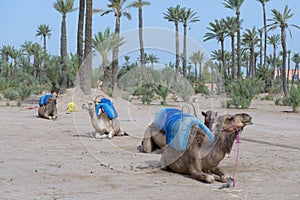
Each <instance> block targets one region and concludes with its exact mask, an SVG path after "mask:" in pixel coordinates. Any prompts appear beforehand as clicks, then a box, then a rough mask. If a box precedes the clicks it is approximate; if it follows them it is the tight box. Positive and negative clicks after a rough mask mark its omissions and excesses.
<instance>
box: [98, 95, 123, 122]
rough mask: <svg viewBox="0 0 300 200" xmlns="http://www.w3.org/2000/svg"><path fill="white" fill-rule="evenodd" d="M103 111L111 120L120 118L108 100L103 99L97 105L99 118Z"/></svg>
mask: <svg viewBox="0 0 300 200" xmlns="http://www.w3.org/2000/svg"><path fill="white" fill-rule="evenodd" d="M100 109H103V111H104V112H105V113H106V115H107V117H108V118H109V119H115V118H117V117H118V113H117V111H116V109H115V107H114V105H113V103H112V102H111V100H109V99H107V98H101V100H100V102H98V104H97V105H96V115H97V117H98V113H99V110H100Z"/></svg>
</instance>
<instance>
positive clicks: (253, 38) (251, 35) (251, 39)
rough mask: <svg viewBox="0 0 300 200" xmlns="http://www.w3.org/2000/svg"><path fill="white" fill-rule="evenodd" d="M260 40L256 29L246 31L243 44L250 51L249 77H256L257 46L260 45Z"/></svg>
mask: <svg viewBox="0 0 300 200" xmlns="http://www.w3.org/2000/svg"><path fill="white" fill-rule="evenodd" d="M258 41H259V39H258V36H257V30H256V27H253V28H252V30H250V29H246V31H245V33H244V34H243V39H242V43H243V45H245V46H246V47H247V48H248V49H249V51H250V66H249V72H250V73H249V75H250V76H254V77H255V76H256V68H255V50H254V48H255V46H256V44H257V43H258Z"/></svg>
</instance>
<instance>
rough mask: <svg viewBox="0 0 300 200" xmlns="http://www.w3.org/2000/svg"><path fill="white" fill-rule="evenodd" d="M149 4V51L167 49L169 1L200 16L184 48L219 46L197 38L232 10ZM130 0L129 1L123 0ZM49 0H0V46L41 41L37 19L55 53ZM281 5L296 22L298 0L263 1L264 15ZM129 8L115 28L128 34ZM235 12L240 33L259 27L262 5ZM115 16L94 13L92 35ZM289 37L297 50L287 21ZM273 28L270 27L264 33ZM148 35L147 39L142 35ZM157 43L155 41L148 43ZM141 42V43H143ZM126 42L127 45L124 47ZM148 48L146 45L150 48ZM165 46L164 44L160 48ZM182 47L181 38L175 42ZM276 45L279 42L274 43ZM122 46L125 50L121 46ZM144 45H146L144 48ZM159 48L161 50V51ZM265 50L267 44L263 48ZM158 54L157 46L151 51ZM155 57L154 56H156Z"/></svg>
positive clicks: (193, 3) (202, 4)
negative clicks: (238, 15)
mask: <svg viewBox="0 0 300 200" xmlns="http://www.w3.org/2000/svg"><path fill="white" fill-rule="evenodd" d="M148 1H149V2H150V3H151V5H149V6H146V7H144V9H143V16H144V27H145V30H146V31H145V33H144V38H145V40H146V42H145V43H147V45H148V44H149V45H150V46H149V52H150V53H151V52H152V51H153V52H155V51H154V49H160V50H162V51H165V52H168V51H172V50H171V49H173V48H174V39H173V35H174V34H173V31H174V24H173V23H171V22H168V21H167V20H165V19H164V18H163V13H164V12H166V10H167V8H168V7H170V6H176V5H177V4H180V5H181V6H182V7H187V8H192V10H194V11H195V12H197V14H198V16H199V18H200V21H199V22H196V23H192V24H190V25H189V27H188V33H187V34H188V36H189V40H188V45H189V44H190V43H195V44H196V47H193V48H192V47H191V46H193V45H192V44H191V45H190V46H188V51H189V52H188V54H189V53H191V52H192V51H194V50H196V49H197V48H198V47H199V48H204V49H205V50H206V51H207V52H208V54H210V52H211V51H212V50H216V49H219V48H220V44H219V43H217V41H216V40H210V41H207V42H203V36H204V34H205V33H206V32H208V30H207V27H209V23H210V22H213V21H214V20H215V19H218V20H220V19H222V18H225V17H226V16H235V12H234V11H232V10H230V9H227V8H225V7H224V5H223V3H224V0H211V1H208V0H152V1H151V0H148ZM129 2H132V1H129ZM54 3H55V0H26V1H23V0H1V6H0V18H1V19H2V20H1V21H2V23H1V24H2V26H1V28H0V47H1V46H3V45H12V46H14V47H15V48H17V49H19V48H20V46H21V45H22V44H23V43H24V42H25V41H33V42H38V43H40V44H41V45H43V40H42V39H41V38H40V37H35V34H36V30H37V27H38V26H39V25H40V24H48V25H49V26H50V28H51V34H52V36H51V37H50V39H48V40H47V50H48V52H49V53H50V54H52V55H59V54H60V28H61V14H60V13H59V12H58V11H56V10H55V9H54V7H53V4H54ZM108 3H109V1H108V0H94V1H93V7H94V8H102V9H104V10H105V9H107V7H106V5H107V4H108ZM285 5H288V6H289V8H290V9H291V11H292V13H293V14H294V16H293V17H292V18H291V19H290V20H289V23H290V24H297V25H299V26H300V1H299V0H270V1H269V2H268V3H266V9H267V18H268V19H269V18H272V15H271V9H276V10H278V11H280V12H281V13H282V12H283V10H284V7H285ZM74 7H79V0H75V1H74ZM129 12H130V13H131V14H132V19H131V20H128V19H126V18H125V17H122V18H121V32H122V33H124V34H125V35H126V34H128V33H129V35H131V36H133V35H135V34H136V32H135V30H136V28H137V26H138V18H137V13H138V12H137V9H135V8H131V9H130V10H129ZM241 18H242V19H243V25H242V33H243V32H244V31H245V30H246V29H247V28H248V29H252V28H253V27H254V26H256V27H257V28H261V27H262V26H263V20H262V6H261V4H260V3H259V2H258V1H257V0H245V1H244V3H243V5H242V7H241ZM114 20H115V18H114V16H113V14H108V15H106V16H100V14H94V15H93V35H94V34H96V33H97V32H99V31H104V30H105V28H106V27H110V29H111V30H114V25H115V21H114ZM77 21H78V10H76V11H74V12H72V13H69V14H68V15H67V47H68V53H73V54H74V53H75V52H76V37H77ZM291 30H292V33H293V35H292V39H291V38H290V36H289V35H288V44H287V45H288V49H290V50H291V52H292V53H295V52H300V30H298V29H296V28H294V27H291ZM179 31H180V32H181V33H182V32H183V28H182V26H181V25H180V29H179ZM275 33H278V32H276V31H273V32H271V33H270V34H275ZM148 37H149V38H151V39H149V40H148V41H147V38H148ZM130 40H131V42H133V43H137V42H138V41H137V37H134V38H131V39H130ZM154 43H157V45H158V46H155V45H154V46H153V45H152V44H154ZM162 43H164V44H165V43H168V44H170V45H173V46H170V47H165V46H162V47H161V46H160V45H161V44H162ZM147 45H145V46H146V47H147ZM225 46H226V47H227V49H228V50H230V39H229V38H228V39H227V40H226V41H225ZM126 48H127V52H125V53H124V54H127V53H130V48H133V49H132V51H136V49H134V48H136V47H128V46H126ZM128 48H129V50H128ZM151 48H152V50H151ZM165 48H166V49H165ZM180 48H181V49H182V43H180ZM279 48H281V47H279ZM125 51H126V50H125ZM146 51H147V50H146ZM162 51H161V52H162ZM270 53H271V48H269V52H268V54H270ZM156 54H159V51H156ZM158 57H159V56H158Z"/></svg>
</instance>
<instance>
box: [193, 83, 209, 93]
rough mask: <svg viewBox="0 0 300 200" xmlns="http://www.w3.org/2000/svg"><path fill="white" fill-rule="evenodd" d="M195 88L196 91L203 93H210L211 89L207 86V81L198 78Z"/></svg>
mask: <svg viewBox="0 0 300 200" xmlns="http://www.w3.org/2000/svg"><path fill="white" fill-rule="evenodd" d="M194 90H195V93H201V94H205V95H209V93H210V92H209V89H208V88H207V87H206V86H205V82H204V81H199V80H197V81H196V82H195V83H194Z"/></svg>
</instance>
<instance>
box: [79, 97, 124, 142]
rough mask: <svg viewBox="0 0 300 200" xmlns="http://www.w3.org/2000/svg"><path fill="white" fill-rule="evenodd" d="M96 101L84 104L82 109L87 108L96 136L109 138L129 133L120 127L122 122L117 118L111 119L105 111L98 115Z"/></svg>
mask: <svg viewBox="0 0 300 200" xmlns="http://www.w3.org/2000/svg"><path fill="white" fill-rule="evenodd" d="M95 107H96V106H95V103H94V102H93V101H88V102H87V103H85V104H83V105H82V109H86V110H87V111H88V113H89V115H90V117H91V122H92V126H93V127H94V129H95V138H97V139H98V138H99V139H102V138H109V139H112V138H113V137H114V136H123V135H127V134H126V133H124V132H123V131H122V130H121V128H120V123H119V121H118V120H117V119H112V120H111V119H109V118H108V117H107V115H106V113H105V112H103V111H101V112H100V113H99V114H98V116H97V115H96V108H95Z"/></svg>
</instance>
